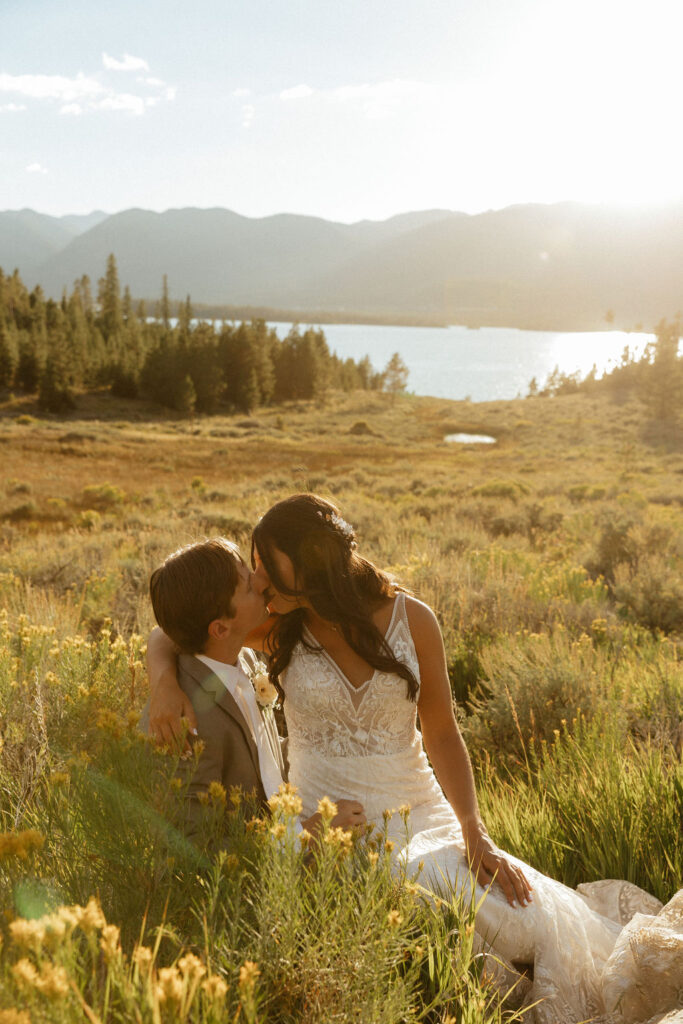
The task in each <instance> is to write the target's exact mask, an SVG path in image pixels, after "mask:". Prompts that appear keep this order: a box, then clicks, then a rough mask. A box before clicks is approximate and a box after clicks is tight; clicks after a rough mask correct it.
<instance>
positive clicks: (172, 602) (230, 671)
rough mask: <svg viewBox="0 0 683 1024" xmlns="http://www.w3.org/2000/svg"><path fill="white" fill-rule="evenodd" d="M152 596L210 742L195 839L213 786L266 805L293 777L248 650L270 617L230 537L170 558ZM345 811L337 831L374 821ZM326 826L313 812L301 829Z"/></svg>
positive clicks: (202, 763) (192, 793)
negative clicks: (239, 792) (261, 704)
mask: <svg viewBox="0 0 683 1024" xmlns="http://www.w3.org/2000/svg"><path fill="white" fill-rule="evenodd" d="M150 595H151V598H152V607H153V609H154V615H155V617H156V620H157V622H158V623H159V625H160V626H161V629H162V630H163V631H164V633H166V635H167V636H168V637H170V639H171V640H172V641H173V642H174V643H175V645H176V647H177V648H178V649H179V650H180V652H181V653H180V655H179V657H178V683H179V685H180V687H181V689H182V690H183V692H184V693H185V694H186V696H187V698H188V699H189V701H190V702H191V704H192V709H193V711H194V718H195V720H196V726H197V728H196V730H195V729H193V730H192V733H193V734H194V735H197V736H198V737H199V739H200V740H201V741H202V750H201V753H200V755H199V759H198V762H197V767H196V770H195V773H194V775H193V777H192V780H191V782H190V786H189V791H188V808H187V835H188V836H189V837H190V838H193V837H195V836H197V834H198V832H199V829H200V821H201V818H202V813H203V812H202V806H201V804H202V801H201V799H200V797H201V796H202V794H204V793H207V792H208V789H209V786H210V784H211V783H212V782H220V783H221V784H222V785H223V786H224V787H225V789H226V790H229V789H230V788H231V787H233V786H238V787H240V788H241V789H242V790H243V792H244V793H245V794H247V793H252V794H255V796H256V797H257V799H258V800H259V802H260V803H262V804H265V803H266V801H267V800H268V798H269V797H271V796H272V795H273V794H274V793H276V792H277V790H278V787H279V786H280V785H282V782H283V780H284V777H285V765H284V760H283V756H282V746H281V741H280V737H279V736H278V733H277V728H276V725H275V720H274V717H273V712H272V709H271V708H270V707H267V708H260V707H259V705H258V703H257V697H256V692H255V689H254V680H255V678H256V676H257V674H261V673H259V664H260V663H259V661H258V659H257V658H256V656H255V655H254V653H253V651H251V650H249V649H248V648H246V647H244V643H245V640H246V638H247V636H248V635H249V633H251V632H253V631H254V630H255V629H257V627H259V626H261V625H263V623H264V622H265V621H266V619H267V618H268V610H267V608H266V604H265V600H264V596H263V593H259V591H258V589H257V588H256V587H255V586H254V576H253V573H252V572H251V571H250V570H249V568H248V566H247V565H245V563H244V562H243V561H242V558H241V557H240V554H239V551H238V549H237V547H236V546H235V545H234V544H232V543H231V542H230V541H228V540H226V539H225V538H223V537H218V538H214V539H213V540H208V541H204V542H201V543H197V544H190V545H188V546H187V547H184V548H181V549H180V550H179V551H176V552H174V553H173V554H172V555H170V556H169V557H168V558H167V559H166V561H165V562H164V563H163V564H162V565H161V566H160V567H159V568H158V569H156V570H155V571H154V572H153V573H152V576H151V578H150ZM270 689H271V690H272V689H273V687H272V686H271V687H270ZM273 696H275V693H273ZM337 806H338V813H337V815H336V817H335V818H334V819H333V820H332V825H334V826H339V827H344V828H349V827H351V826H353V825H361V824H364V823H365V816H364V815H363V808H362V805H361V804H359V803H357V802H356V801H354V800H339V801H338V805H337ZM320 823H321V816H320V815H319V814H314V815H313V816H312V817H311V818H308V819H306V820H305V821H301V822H299V823H298V828H299V830H300V829H301V828H305V829H307V830H308V831H309V832H311V833H313V834H315V833H316V832H317V831H318V829H319V828H320Z"/></svg>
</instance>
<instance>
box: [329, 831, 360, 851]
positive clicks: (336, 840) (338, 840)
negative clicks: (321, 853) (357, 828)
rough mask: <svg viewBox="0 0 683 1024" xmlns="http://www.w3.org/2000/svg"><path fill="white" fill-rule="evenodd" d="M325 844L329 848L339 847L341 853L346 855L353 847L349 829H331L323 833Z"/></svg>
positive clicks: (351, 833) (351, 834)
mask: <svg viewBox="0 0 683 1024" xmlns="http://www.w3.org/2000/svg"><path fill="white" fill-rule="evenodd" d="M325 842H326V843H329V845H330V846H339V847H340V849H341V850H342V851H344V852H345V853H348V851H349V850H350V849H351V847H352V846H353V832H352V831H351V830H350V829H348V830H347V829H343V828H331V829H330V830H329V831H328V832H326V833H325Z"/></svg>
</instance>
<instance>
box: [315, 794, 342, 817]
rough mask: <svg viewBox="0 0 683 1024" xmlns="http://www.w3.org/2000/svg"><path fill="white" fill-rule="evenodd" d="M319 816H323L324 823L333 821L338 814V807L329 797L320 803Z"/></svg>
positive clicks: (325, 797)
mask: <svg viewBox="0 0 683 1024" xmlns="http://www.w3.org/2000/svg"><path fill="white" fill-rule="evenodd" d="M318 814H320V815H322V819H323V821H332V819H333V818H334V817H335V816H336V814H337V805H336V804H335V803H332V801H331V800H330V798H329V796H324V797H323V798H322V800H319V801H318Z"/></svg>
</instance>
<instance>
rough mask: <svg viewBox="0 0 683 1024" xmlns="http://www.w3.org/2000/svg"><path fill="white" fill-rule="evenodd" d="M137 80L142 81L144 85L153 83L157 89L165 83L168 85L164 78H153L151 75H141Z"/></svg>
mask: <svg viewBox="0 0 683 1024" xmlns="http://www.w3.org/2000/svg"><path fill="white" fill-rule="evenodd" d="M135 81H136V82H140V83H141V84H142V85H151V86H153V87H154V88H155V89H160V88H161V87H162V86H163V85H166V82H164V80H163V78H153V77H152V76H151V75H140V76H139V77H138V78H136V79H135Z"/></svg>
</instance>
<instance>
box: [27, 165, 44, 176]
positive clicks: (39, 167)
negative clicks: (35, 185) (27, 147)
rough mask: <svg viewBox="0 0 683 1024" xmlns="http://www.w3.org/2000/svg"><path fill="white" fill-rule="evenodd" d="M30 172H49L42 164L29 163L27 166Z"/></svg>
mask: <svg viewBox="0 0 683 1024" xmlns="http://www.w3.org/2000/svg"><path fill="white" fill-rule="evenodd" d="M26 170H27V171H28V173H29V174H47V171H46V169H45V168H44V167H43V165H42V164H38V163H36V164H29V165H28V167H27V168H26Z"/></svg>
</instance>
